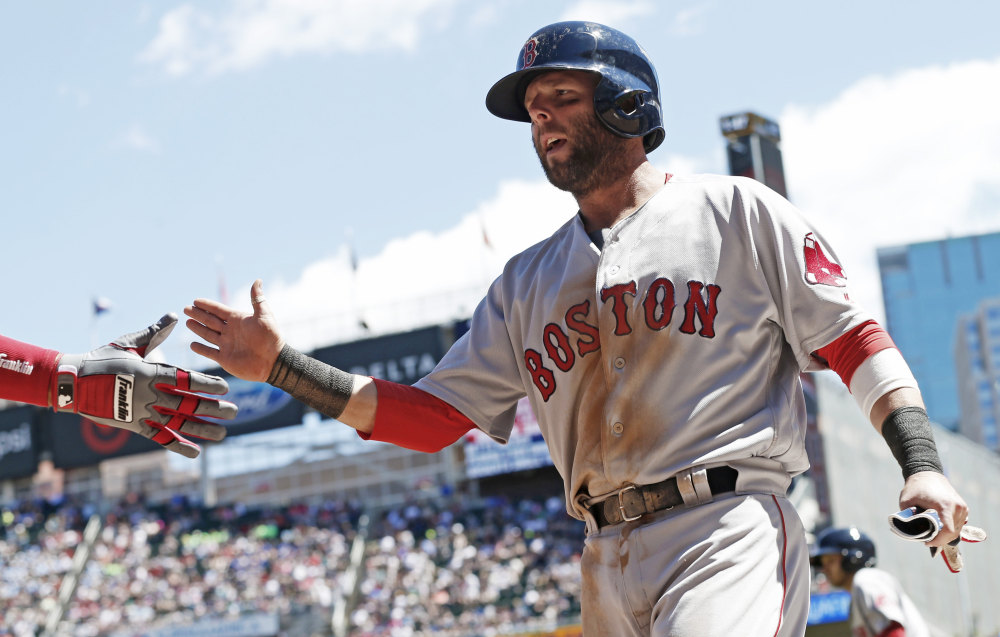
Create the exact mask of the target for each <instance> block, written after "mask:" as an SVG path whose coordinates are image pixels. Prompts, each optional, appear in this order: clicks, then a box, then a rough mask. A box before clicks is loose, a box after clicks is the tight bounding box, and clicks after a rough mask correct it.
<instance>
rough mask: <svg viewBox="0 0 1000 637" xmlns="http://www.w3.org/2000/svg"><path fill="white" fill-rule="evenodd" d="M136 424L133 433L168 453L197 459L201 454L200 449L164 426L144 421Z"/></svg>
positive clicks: (152, 421)
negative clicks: (158, 445)
mask: <svg viewBox="0 0 1000 637" xmlns="http://www.w3.org/2000/svg"><path fill="white" fill-rule="evenodd" d="M136 424H137V427H136V428H134V429H133V431H135V432H136V433H138V434H139V435H141V436H145V437H146V438H149V439H150V440H152V441H153V442H155V443H158V444H160V445H161V446H163V448H165V449H167V450H168V451H172V452H174V453H178V454H180V455H182V456H184V457H187V458H197V457H198V454H199V453H201V447H199V446H198V445H196V444H194V443H193V442H191V441H190V440H187V439H186V438H184V436H182V435H180V434H179V433H177V432H176V431H174V430H173V429H171V428H170V427H167V426H164V425H162V424H160V423H158V422H156V421H155V420H151V419H146V420H144V421H142V422H139V423H136Z"/></svg>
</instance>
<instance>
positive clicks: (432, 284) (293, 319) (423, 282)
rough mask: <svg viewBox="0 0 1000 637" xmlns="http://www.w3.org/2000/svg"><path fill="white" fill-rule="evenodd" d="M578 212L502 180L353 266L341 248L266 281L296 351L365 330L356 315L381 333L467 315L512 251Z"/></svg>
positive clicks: (566, 200) (569, 203) (528, 185)
mask: <svg viewBox="0 0 1000 637" xmlns="http://www.w3.org/2000/svg"><path fill="white" fill-rule="evenodd" d="M575 211H576V203H575V201H573V198H572V197H571V196H570V195H568V194H566V193H564V192H561V191H559V190H556V189H555V188H553V187H552V186H550V185H549V184H548V183H547V182H544V181H537V182H521V181H512V182H504V183H501V184H500V185H499V187H498V190H497V193H496V195H495V196H494V197H493V198H492V199H490V200H489V201H486V202H484V203H483V204H482V205H480V206H479V207H478V208H476V209H475V210H473V211H471V212H470V213H468V214H467V215H465V216H464V217H462V219H461V220H459V222H458V223H457V224H456V225H455V226H454V227H453V228H451V229H449V230H446V231H444V232H441V233H439V234H433V233H430V232H419V233H416V234H414V235H411V236H409V237H404V238H400V239H395V240H393V241H390V242H389V243H388V244H386V246H385V248H383V250H382V252H381V253H379V254H377V255H375V256H372V257H369V258H363V259H361V260H360V262H359V264H358V269H357V271H356V272H352V269H351V266H350V261H351V260H350V253H349V248H348V247H347V246H344V247H343V248H342V249H341V251H340V253H339V254H337V255H334V256H332V257H330V258H327V259H323V260H321V261H318V262H316V263H314V264H312V265H310V266H309V267H307V268H306V269H305V271H304V272H303V273H302V275H301V276H300V277H299V278H298V279H297V280H295V281H292V282H285V281H271V282H268V281H264V288H265V290H266V292H267V296H268V299H270V300H271V306H272V308H273V309H274V311H275V313H276V315H277V318H278V321H279V324H280V326H281V329H282V333H283V335H284V336H285V338H286V339H287V340H288V341H289V342H290V343H292V344H293V345H295V346H297V347H300V348H303V349H306V348H311V347H316V346H321V345H325V344H329V343H334V342H339V341H345V340H352V339H355V338H359V337H362V336H364V335H365V332H364V331H363V330H362V329H361V328H360V327H359V319H364V321H365V323H367V325H368V326H369V327H370V329H371V333H378V334H381V333H389V332H396V331H403V330H406V329H411V328H414V327H419V326H425V325H434V324H438V323H445V322H447V321H450V320H453V319H456V318H464V317H468V316H469V315H470V314H471V313H472V311H473V310H474V309H475V307H476V305H477V304H478V302H479V300H480V299H481V298H482V296H483V294H484V293H485V292H486V289H487V287H488V286H489V284H490V283H491V282H492V280H493V279H494V278H496V277H497V276H498V275H499V274H500V271H501V270H502V268H503V265H504V264H505V263H506V261H507V260H508V259H509V258H510V257H511V256H513V255H514V254H516V253H517V252H520V251H521V250H523V249H524V248H527V247H528V246H531V245H533V244H535V243H537V242H538V241H541V240H542V239H544V238H545V237H547V236H548V235H550V234H551V233H552V232H553V231H555V230H556V228H558V227H559V226H560V225H562V223H564V222H565V221H566V220H567V219H569V218H570V217H571V216H572V215H573V214H574V212H575ZM484 231H485V234H486V237H487V238H488V241H489V245H487V243H486V241H485V240H484ZM247 298H248V292H247V291H246V290H243V291H242V292H240V293H239V295H238V297H237V299H236V301H237V304H239V305H244V306H246V307H245V308H244V309H247V310H249V302H248V301H247V300H246V299H247Z"/></svg>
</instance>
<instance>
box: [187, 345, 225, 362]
mask: <svg viewBox="0 0 1000 637" xmlns="http://www.w3.org/2000/svg"><path fill="white" fill-rule="evenodd" d="M205 340H208V339H205ZM191 351H192V352H194V353H195V354H199V355H201V356H204V357H205V358H207V359H208V360H210V361H215V362H216V363H218V364H219V365H221V364H222V362H221V361H220V358H221V357H222V353H221V352H219V350H217V349H215V348H214V347H209V346H208V345H205V344H204V343H199V342H198V341H192V342H191Z"/></svg>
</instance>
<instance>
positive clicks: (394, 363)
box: [312, 326, 445, 385]
mask: <svg viewBox="0 0 1000 637" xmlns="http://www.w3.org/2000/svg"><path fill="white" fill-rule="evenodd" d="M444 350H445V347H444V338H443V331H442V328H441V327H439V326H434V327H426V328H423V329H419V330H414V331H412V332H402V333H400V334H389V335H387V336H379V337H376V338H369V339H365V340H363V341H354V342H352V343H342V344H340V345H332V346H330V347H324V348H322V349H318V350H316V351H315V352H313V354H312V355H313V357H314V358H317V359H319V360H321V361H323V362H324V363H327V364H329V365H333V366H334V367H339V368H340V369H343V370H344V371H347V372H351V373H352V374H361V375H362V376H372V377H374V378H379V379H382V380H391V381H393V382H395V383H403V384H406V385H412V384H413V383H415V382H416V381H417V380H419V379H420V378H421V377H423V376H424V375H426V374H427V373H428V372H429V371H431V370H432V369H434V366H435V365H437V363H438V361H439V360H441V357H442V356H443V355H444Z"/></svg>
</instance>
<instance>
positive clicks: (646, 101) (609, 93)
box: [486, 22, 665, 153]
mask: <svg viewBox="0 0 1000 637" xmlns="http://www.w3.org/2000/svg"><path fill="white" fill-rule="evenodd" d="M516 68H517V70H516V71H514V72H513V73H511V74H510V75H507V76H506V77H504V78H502V79H501V80H500V81H499V82H497V83H496V84H494V85H493V88H491V89H490V91H489V93H487V95H486V108H488V109H489V111H490V112H491V113H493V114H494V115H496V116H497V117H502V118H503V119H511V120H514V121H518V122H530V121H531V117H530V116H529V115H528V111H527V109H525V108H524V93H525V90H526V89H527V88H528V83H529V82H530V81H531V80H532V79H533V78H534V77H535V76H537V75H539V74H541V73H545V72H546V71H559V70H578V71H590V72H592V73H596V74H597V75H599V76H600V80H599V81H598V83H597V87H596V89H595V90H594V110H595V111H596V112H597V118H598V119H599V120H601V122H603V123H604V125H605V126H607V127H608V128H609V129H610V130H611V131H612V132H613V133H615V134H617V135H620V136H622V137H642V138H643V146H644V147H645V149H646V152H647V153H648V152H650V151H652V150H653V149H655V148H656V147H657V146H659V145H660V143H661V142H662V141H663V137H664V135H665V133H664V131H663V113H662V111H661V110H660V89H659V83H658V82H657V79H656V70H655V69H654V68H653V65H652V63H651V62H650V61H649V58H648V57H647V56H646V52H645V51H643V50H642V48H641V47H640V46H639V45H638V44H637V43H636V42H635V40H633V39H632V38H630V37H629V36H627V35H625V34H624V33H622V32H621V31H617V30H615V29H612V28H610V27H606V26H604V25H603V24H597V23H596V22H557V23H555V24H550V25H549V26H547V27H543V28H541V29H539V30H538V31H536V32H535V33H534V34H533V35H532V36H531V37H530V38H528V41H527V42H525V43H524V46H523V47H521V53H520V54H519V55H518V58H517V67H516Z"/></svg>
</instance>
